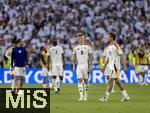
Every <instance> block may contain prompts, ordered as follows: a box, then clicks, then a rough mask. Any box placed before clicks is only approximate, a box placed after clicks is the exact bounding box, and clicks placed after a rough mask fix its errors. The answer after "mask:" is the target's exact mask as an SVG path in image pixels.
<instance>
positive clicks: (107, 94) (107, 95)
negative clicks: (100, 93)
mask: <svg viewBox="0 0 150 113" xmlns="http://www.w3.org/2000/svg"><path fill="white" fill-rule="evenodd" d="M109 94H110V92H108V91H106V100H107V99H108V97H109Z"/></svg>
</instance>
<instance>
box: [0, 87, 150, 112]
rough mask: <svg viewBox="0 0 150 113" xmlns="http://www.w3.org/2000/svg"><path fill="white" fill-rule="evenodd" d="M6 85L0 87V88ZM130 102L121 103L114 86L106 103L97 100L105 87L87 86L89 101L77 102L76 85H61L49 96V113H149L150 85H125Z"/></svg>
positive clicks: (118, 92)
mask: <svg viewBox="0 0 150 113" xmlns="http://www.w3.org/2000/svg"><path fill="white" fill-rule="evenodd" d="M4 87H5V88H8V87H9V86H8V85H5V86H4V85H0V88H4ZM24 87H26V88H42V85H24ZM125 88H126V90H127V92H128V94H129V96H130V101H127V102H121V101H120V99H121V98H122V94H121V92H120V91H119V89H118V87H117V86H115V93H111V94H110V98H109V100H108V102H107V103H101V102H99V101H98V99H99V98H100V97H102V96H104V94H105V90H106V85H102V84H97V85H90V86H89V100H88V101H86V102H78V98H79V94H78V88H77V85H70V84H69V85H62V91H61V93H60V94H58V95H56V94H55V93H54V92H53V91H51V94H50V113H150V85H148V86H140V85H129V84H128V85H127V84H126V85H125Z"/></svg>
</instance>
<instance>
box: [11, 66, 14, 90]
mask: <svg viewBox="0 0 150 113" xmlns="http://www.w3.org/2000/svg"><path fill="white" fill-rule="evenodd" d="M10 70H11V69H10ZM14 88H15V77H14V70H11V89H12V91H13V92H14Z"/></svg>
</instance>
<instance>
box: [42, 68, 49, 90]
mask: <svg viewBox="0 0 150 113" xmlns="http://www.w3.org/2000/svg"><path fill="white" fill-rule="evenodd" d="M47 75H48V71H47V69H46V68H42V76H43V84H42V86H43V90H45V88H46V77H47Z"/></svg>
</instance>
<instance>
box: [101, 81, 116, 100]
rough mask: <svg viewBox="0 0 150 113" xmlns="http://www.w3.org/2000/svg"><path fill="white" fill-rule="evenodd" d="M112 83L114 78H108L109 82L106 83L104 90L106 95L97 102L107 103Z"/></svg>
mask: <svg viewBox="0 0 150 113" xmlns="http://www.w3.org/2000/svg"><path fill="white" fill-rule="evenodd" d="M113 81H114V78H109V82H108V88H107V89H106V94H105V96H104V97H102V98H100V99H99V101H101V102H107V99H108V97H109V95H110V93H111V90H112V88H113Z"/></svg>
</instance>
